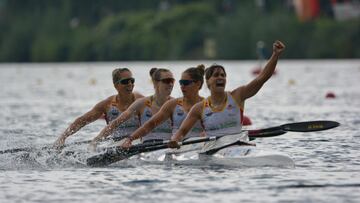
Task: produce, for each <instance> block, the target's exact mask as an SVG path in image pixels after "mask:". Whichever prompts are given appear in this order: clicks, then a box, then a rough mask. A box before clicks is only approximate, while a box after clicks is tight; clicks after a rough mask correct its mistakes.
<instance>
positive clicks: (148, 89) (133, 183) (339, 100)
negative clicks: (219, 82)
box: [0, 60, 360, 202]
mask: <svg viewBox="0 0 360 203" xmlns="http://www.w3.org/2000/svg"><path fill="white" fill-rule="evenodd" d="M216 62H217V63H219V64H223V65H224V66H225V67H226V70H227V72H228V83H227V89H228V90H230V89H233V88H235V87H237V86H239V85H243V84H246V83H247V82H249V81H250V80H251V79H252V78H253V76H252V75H251V70H252V69H253V68H254V67H255V66H256V65H257V63H256V62H254V61H216ZM198 63H200V62H198V61H187V62H131V63H80V64H79V63H75V64H68V63H65V64H61V63H57V64H52V63H49V64H1V65H0V85H1V87H2V88H0V98H1V99H0V109H1V110H0V139H1V142H0V150H5V149H12V148H19V147H32V148H34V150H33V151H31V152H18V153H6V154H0V200H1V202H106V201H108V202H109V201H112V202H170V201H175V202H240V201H241V202H360V156H359V155H360V152H359V145H360V130H359V125H360V116H359V115H360V88H359V87H360V60H327V61H320V60H319V61H284V60H283V61H280V62H279V64H278V69H277V74H276V75H275V76H274V77H273V78H271V79H270V81H269V82H268V83H267V84H266V85H265V87H264V88H263V89H262V90H261V91H260V92H259V93H258V94H257V95H256V96H255V97H253V98H251V99H249V100H248V101H247V103H246V107H245V114H246V115H248V116H249V117H250V118H251V120H252V122H253V125H252V126H250V127H249V128H252V129H255V128H264V127H271V126H276V125H280V124H284V123H289V122H297V121H308V120H321V119H328V120H335V121H338V122H340V123H341V124H342V125H341V126H340V127H338V128H335V129H332V130H328V131H321V132H311V133H287V134H284V135H282V136H279V137H273V138H266V139H257V140H256V143H257V145H258V147H259V148H263V149H269V150H276V151H279V152H283V153H285V154H288V155H289V156H291V157H292V158H293V159H294V161H295V164H296V167H295V168H269V167H261V168H226V167H215V166H204V167H195V166H178V165H173V166H171V165H151V164H141V163H136V164H135V163H133V164H131V163H130V164H129V163H118V164H115V165H112V166H109V167H106V168H89V167H87V166H84V164H83V163H82V161H81V160H83V159H84V157H86V146H74V148H73V149H71V150H74V149H75V151H76V153H75V154H73V155H71V156H67V155H66V154H64V153H63V154H56V155H54V154H53V153H52V152H49V151H46V150H36V149H38V148H40V147H42V146H46V145H48V144H50V143H52V142H54V141H55V139H56V138H57V137H58V136H59V135H60V134H61V133H62V131H63V130H64V129H65V128H66V127H67V126H68V125H69V124H70V122H72V121H73V120H74V119H75V118H76V117H77V116H79V115H81V114H83V113H84V112H86V111H88V110H89V109H90V108H92V106H93V105H95V104H96V103H97V102H98V101H100V100H102V99H104V98H106V97H108V96H109V95H112V94H115V90H114V88H113V86H112V82H111V71H112V70H113V69H114V68H116V67H129V68H130V69H132V70H133V73H134V76H135V78H136V81H137V82H136V87H135V90H136V91H139V92H141V93H143V94H145V95H149V94H151V93H152V92H153V90H152V84H151V82H150V79H149V76H148V71H149V69H150V68H151V67H154V66H158V67H165V68H170V69H171V70H172V71H173V72H174V74H175V77H176V78H179V77H180V75H181V72H182V71H183V70H185V69H186V68H188V67H190V66H196V65H197V64H198ZM203 63H204V64H205V65H210V64H212V62H210V61H204V62H203ZM330 91H331V92H334V93H335V94H336V96H337V97H336V98H335V99H326V98H325V95H326V93H327V92H330ZM201 94H202V95H203V96H208V95H209V91H208V90H207V89H206V88H203V90H202V91H201ZM180 95H181V92H180V89H179V86H178V85H177V84H176V86H175V87H174V91H173V96H175V97H177V96H180ZM103 127H104V121H102V120H99V121H96V122H94V123H93V124H91V125H89V126H87V127H85V128H83V129H82V130H81V131H79V132H78V133H77V134H76V136H73V137H71V138H69V139H68V143H70V142H74V141H81V140H88V139H91V138H92V137H94V136H96V135H97V133H98V132H99V131H100V130H101V129H102V128H103Z"/></svg>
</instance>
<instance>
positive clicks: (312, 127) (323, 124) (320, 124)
mask: <svg viewBox="0 0 360 203" xmlns="http://www.w3.org/2000/svg"><path fill="white" fill-rule="evenodd" d="M339 125H340V123H338V122H335V121H307V122H299V123H289V124H284V125H282V126H281V129H282V130H284V131H292V132H314V131H321V130H328V129H331V128H335V127H338V126H339Z"/></svg>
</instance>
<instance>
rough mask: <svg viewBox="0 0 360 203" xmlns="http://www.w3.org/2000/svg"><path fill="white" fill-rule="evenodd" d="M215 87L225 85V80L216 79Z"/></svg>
mask: <svg viewBox="0 0 360 203" xmlns="http://www.w3.org/2000/svg"><path fill="white" fill-rule="evenodd" d="M215 84H216V87H225V80H216V83H215Z"/></svg>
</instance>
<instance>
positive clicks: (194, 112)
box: [171, 102, 204, 142]
mask: <svg viewBox="0 0 360 203" xmlns="http://www.w3.org/2000/svg"><path fill="white" fill-rule="evenodd" d="M203 105H204V103H203V102H199V103H197V104H195V105H194V106H193V107H192V108H191V109H190V112H189V114H188V115H187V116H186V118H185V120H184V121H183V122H182V124H181V126H180V128H179V130H178V131H177V132H176V133H175V135H173V136H172V137H171V140H172V141H176V142H179V141H181V140H182V139H183V138H184V137H185V136H186V134H187V133H188V132H189V131H190V130H191V129H192V127H193V126H194V125H195V123H196V121H198V120H200V119H201V113H202V110H203Z"/></svg>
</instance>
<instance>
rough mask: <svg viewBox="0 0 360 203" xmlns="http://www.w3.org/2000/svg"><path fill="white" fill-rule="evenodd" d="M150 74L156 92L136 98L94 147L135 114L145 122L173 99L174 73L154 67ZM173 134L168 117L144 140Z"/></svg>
mask: <svg viewBox="0 0 360 203" xmlns="http://www.w3.org/2000/svg"><path fill="white" fill-rule="evenodd" d="M150 76H151V79H152V82H153V84H154V89H155V94H154V95H152V96H148V97H144V98H141V99H138V100H136V101H135V102H134V103H133V104H132V105H131V106H129V108H128V109H126V111H124V112H123V113H122V114H121V115H120V116H119V117H118V118H117V119H115V120H114V121H112V122H111V123H110V124H109V125H107V126H106V127H105V128H104V129H103V130H102V131H101V132H100V134H99V135H98V136H96V137H95V138H94V139H93V140H92V142H91V144H90V146H91V147H92V148H95V147H96V144H97V142H98V141H100V140H101V139H104V138H105V137H107V136H109V135H110V134H111V133H113V132H114V131H115V129H117V128H118V126H120V125H121V124H123V123H124V122H126V121H127V120H128V119H130V118H131V117H133V116H136V115H137V116H139V118H140V124H141V125H142V124H144V123H145V122H146V121H147V120H149V119H150V118H151V117H152V116H153V115H154V114H155V113H156V112H158V111H159V109H160V108H161V106H162V105H163V104H164V103H165V102H166V101H168V100H170V99H172V97H171V96H170V94H171V92H172V89H173V87H174V82H175V79H174V76H173V74H172V73H171V72H170V71H169V70H168V69H157V68H152V69H151V70H150ZM171 135H172V127H171V120H170V119H168V120H166V121H165V122H163V123H162V124H161V125H159V126H158V127H157V128H155V129H154V130H153V131H152V132H151V133H150V134H149V135H148V136H147V137H146V138H144V139H143V141H154V140H164V139H166V140H169V139H170V137H171Z"/></svg>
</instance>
